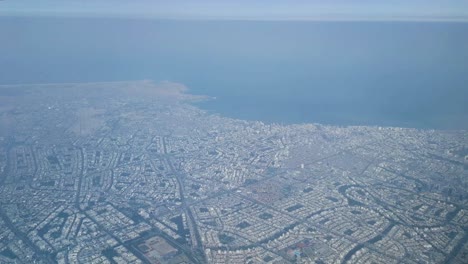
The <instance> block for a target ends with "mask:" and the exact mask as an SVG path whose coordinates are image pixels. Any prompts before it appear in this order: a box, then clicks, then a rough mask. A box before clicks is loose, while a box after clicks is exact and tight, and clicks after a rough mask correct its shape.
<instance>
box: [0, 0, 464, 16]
mask: <svg viewBox="0 0 468 264" xmlns="http://www.w3.org/2000/svg"><path fill="white" fill-rule="evenodd" d="M0 15H26V16H29V15H37V16H121V17H147V18H172V19H241V20H242V19H245V20H457V21H468V1H467V0H236V1H225V0H139V1H129V0H127V1H124V0H81V1H78V0H74V1H73V0H41V1H37V0H0Z"/></svg>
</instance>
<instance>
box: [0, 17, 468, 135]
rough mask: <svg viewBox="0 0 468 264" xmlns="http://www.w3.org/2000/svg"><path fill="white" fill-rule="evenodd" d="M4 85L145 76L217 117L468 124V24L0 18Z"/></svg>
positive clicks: (436, 126) (447, 125)
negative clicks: (199, 99)
mask: <svg viewBox="0 0 468 264" xmlns="http://www.w3.org/2000/svg"><path fill="white" fill-rule="evenodd" d="M0 36H1V37H0V39H1V41H0V65H1V67H0V84H19V83H54V82H91V81H92V82H94V81H119V80H141V79H152V80H155V81H161V80H169V81H174V82H180V83H183V84H184V85H186V86H187V87H189V89H190V91H189V92H190V93H194V94H203V95H208V96H212V97H216V100H210V101H206V102H203V103H200V104H199V106H200V107H201V108H203V109H206V110H208V111H210V112H213V113H219V114H221V115H223V116H227V117H233V118H241V119H247V120H260V121H264V122H268V123H270V122H274V123H281V124H291V123H323V124H333V125H340V126H347V125H379V126H399V127H415V128H434V129H468V103H467V98H468V23H449V22H437V23H436V22H316V21H302V22H298V21H281V22H274V21H188V20H187V21H184V20H179V21H177V20H149V19H124V18H64V17H54V18H50V17H49V18H47V17H0Z"/></svg>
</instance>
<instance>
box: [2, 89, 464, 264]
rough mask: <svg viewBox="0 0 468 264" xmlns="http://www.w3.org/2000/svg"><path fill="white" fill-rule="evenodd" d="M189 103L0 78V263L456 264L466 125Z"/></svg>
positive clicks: (162, 94)
mask: <svg viewBox="0 0 468 264" xmlns="http://www.w3.org/2000/svg"><path fill="white" fill-rule="evenodd" d="M200 100H210V99H209V98H206V97H204V96H198V95H190V94H189V93H188V92H187V91H186V88H185V87H184V86H183V85H181V84H177V83H171V82H162V83H153V82H151V81H135V82H115V83H110V82H109V83H85V84H73V83H70V84H44V85H17V86H0V105H1V106H0V175H1V178H0V183H1V184H0V203H1V205H0V263H28V262H29V263H171V264H176V263H466V261H467V259H468V243H467V242H468V193H467V190H468V177H467V176H468V132H467V131H443V130H421V129H412V128H395V127H377V126H348V127H338V126H328V125H320V124H296V125H281V124H266V123H263V122H259V121H244V120H236V119H231V118H227V117H222V116H220V115H217V114H214V113H208V112H206V111H203V110H201V109H200V108H198V107H196V105H194V104H193V103H196V102H198V101H200Z"/></svg>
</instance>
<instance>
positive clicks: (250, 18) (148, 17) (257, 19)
mask: <svg viewBox="0 0 468 264" xmlns="http://www.w3.org/2000/svg"><path fill="white" fill-rule="evenodd" d="M0 17H31V18H34V17H36V18H92V19H94V18H115V19H135V20H170V21H239V22H241V21H246V22H428V23H430V22H433V23H436V22H441V23H443V22H445V23H450V22H454V23H467V22H468V17H465V16H456V17H455V16H380V17H377V16H349V15H342V16H340V15H337V16H328V17H327V16H306V17H254V16H230V17H226V16H162V15H155V14H141V15H138V14H118V13H117V14H109V13H107V14H101V13H84V12H70V13H53V12H46V13H28V12H13V13H7V14H5V13H4V14H0Z"/></svg>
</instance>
